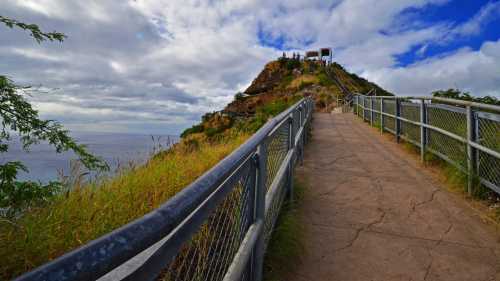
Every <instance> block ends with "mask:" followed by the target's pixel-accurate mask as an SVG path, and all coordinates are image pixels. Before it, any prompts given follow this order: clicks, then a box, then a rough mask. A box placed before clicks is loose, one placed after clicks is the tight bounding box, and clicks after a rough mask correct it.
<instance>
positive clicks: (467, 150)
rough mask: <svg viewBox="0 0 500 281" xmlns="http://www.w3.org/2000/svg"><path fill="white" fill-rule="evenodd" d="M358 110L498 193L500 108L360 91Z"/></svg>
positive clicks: (356, 100) (470, 185) (471, 182)
mask: <svg viewBox="0 0 500 281" xmlns="http://www.w3.org/2000/svg"><path fill="white" fill-rule="evenodd" d="M353 111H354V114H356V115H358V116H359V117H361V118H363V120H365V121H368V122H370V124H371V125H372V126H377V127H379V128H380V130H381V132H384V131H387V132H390V133H392V134H394V135H395V136H396V139H397V141H399V140H400V139H404V140H405V141H408V142H410V143H412V144H414V145H416V146H418V147H419V148H420V155H421V160H422V161H425V153H426V152H430V153H432V154H434V155H436V156H437V157H439V158H441V159H443V160H445V161H447V162H448V163H450V164H451V165H453V166H455V167H456V168H458V169H459V170H461V171H462V172H464V173H465V174H466V175H467V178H468V192H469V193H472V191H473V190H472V189H473V185H474V184H475V182H477V181H478V182H480V183H481V184H483V185H484V186H486V187H488V188H490V189H491V190H493V191H495V192H496V193H499V194H500V106H495V105H489V104H481V103H474V102H468V101H462V100H455V99H447V98H439V97H418V96H417V97H395V96H371V97H368V96H363V95H356V96H355V97H354V102H353Z"/></svg>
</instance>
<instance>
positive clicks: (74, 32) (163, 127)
mask: <svg viewBox="0 0 500 281" xmlns="http://www.w3.org/2000/svg"><path fill="white" fill-rule="evenodd" d="M446 2H448V0H401V1H391V0H343V1H342V0H332V1H324V0H290V1H267V0H239V1H238V0H220V1H210V0H202V1H200V0H135V1H132V0H129V1H118V0H100V1H97V0H94V1H76V0H75V1H69V0H36V1H35V0H4V1H3V2H2V15H6V16H10V17H13V18H16V19H19V20H22V21H26V22H33V23H37V24H39V25H40V26H41V27H42V28H43V29H44V30H49V31H52V30H57V31H60V32H63V33H65V34H67V35H68V39H67V40H65V42H64V43H62V44H59V43H43V44H41V45H37V44H36V43H34V42H33V41H32V40H31V39H30V38H29V37H28V36H27V35H26V34H25V33H24V32H22V31H15V30H10V29H7V28H4V27H0V38H1V41H0V42H1V43H0V73H2V74H7V75H8V76H9V77H11V78H12V79H14V80H15V81H17V82H19V83H23V84H30V85H43V86H44V87H47V88H56V89H57V90H55V91H50V92H49V93H47V94H40V95H35V96H33V98H32V99H33V102H34V103H35V105H36V106H37V107H38V108H39V110H40V112H41V113H42V115H43V116H44V117H47V118H53V119H57V120H61V121H62V122H63V123H64V124H65V125H66V126H68V127H69V128H71V129H76V130H80V129H85V130H93V131H103V130H105V131H110V130H111V131H113V130H116V131H133V132H143V133H179V132H180V131H181V130H182V129H183V128H185V127H186V126H189V125H190V124H192V123H194V122H195V121H197V120H199V117H200V116H201V115H202V114H203V113H205V112H207V111H213V110H218V109H221V108H222V107H223V106H224V105H225V104H226V103H227V102H229V101H230V100H231V99H232V97H233V95H234V93H236V92H237V91H239V90H242V89H244V88H245V87H246V86H247V85H248V84H249V83H250V82H251V80H252V79H253V78H254V77H255V76H256V74H257V73H258V72H259V71H260V69H261V68H262V66H263V65H264V64H265V63H266V62H267V61H269V60H271V59H274V58H275V57H277V56H278V55H279V54H280V53H281V50H278V48H276V46H282V47H284V48H293V49H294V50H305V49H308V48H317V47H323V46H331V47H333V48H334V49H335V50H336V56H335V58H336V60H337V61H339V62H340V63H342V64H343V65H345V66H346V67H347V68H348V69H350V70H352V71H355V72H357V73H360V74H362V75H364V76H365V77H367V78H369V79H373V80H375V81H377V82H379V83H380V84H381V85H382V86H384V87H387V88H388V89H389V90H393V91H395V92H396V93H401V94H407V93H412V94H428V92H429V91H430V90H435V89H440V88H447V87H462V88H464V89H468V90H470V91H471V92H472V93H473V94H478V95H484V94H496V95H498V94H497V93H498V90H495V88H496V89H498V88H500V87H499V86H500V81H498V79H497V78H496V77H495V75H494V73H495V71H490V70H494V69H495V68H496V69H499V66H500V63H499V59H498V56H499V54H500V50H499V47H498V45H499V43H498V42H491V43H485V44H484V45H483V47H482V48H481V49H480V50H478V51H474V50H470V49H463V50H460V51H458V52H454V53H451V54H448V55H444V56H440V57H436V58H430V59H429V58H427V59H425V60H423V61H421V62H419V63H416V64H414V65H410V66H408V67H404V68H402V67H397V66H396V65H397V60H396V58H395V56H396V55H399V54H403V53H405V52H407V51H409V50H411V49H412V48H414V47H418V46H420V51H419V54H420V56H422V57H425V52H426V49H427V47H426V46H428V45H431V44H444V43H443V42H450V41H453V40H455V39H456V38H460V37H463V36H471V35H474V34H478V33H479V32H480V31H481V29H482V27H483V26H484V25H485V24H486V23H487V22H488V21H490V20H491V19H493V18H494V17H495V16H497V14H499V13H498V9H499V7H500V4H499V2H491V3H489V4H488V5H486V6H484V7H483V9H481V11H479V12H478V13H477V15H476V16H474V17H472V18H471V19H470V20H469V21H468V22H466V23H464V24H460V25H457V24H454V23H450V22H442V23H435V24H434V25H432V26H429V25H425V24H418V21H415V20H414V19H408V18H405V17H402V16H401V13H402V12H404V11H405V10H407V9H409V8H412V9H416V10H418V9H422V8H425V7H427V6H428V5H441V4H444V3H446ZM489 71H490V72H489ZM422 85H425V86H422ZM113 128H114V129H113Z"/></svg>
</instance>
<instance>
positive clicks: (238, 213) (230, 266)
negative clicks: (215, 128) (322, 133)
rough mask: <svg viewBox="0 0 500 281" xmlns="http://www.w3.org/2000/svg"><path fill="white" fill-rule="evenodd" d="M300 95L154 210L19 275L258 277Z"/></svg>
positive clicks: (305, 104)
mask: <svg viewBox="0 0 500 281" xmlns="http://www.w3.org/2000/svg"><path fill="white" fill-rule="evenodd" d="M313 105H314V103H313V101H312V99H310V98H307V99H303V100H301V101H300V102H298V103H296V104H295V105H294V106H292V107H291V108H289V109H288V110H286V111H285V112H283V113H281V114H279V115H278V116H276V117H275V118H273V119H271V120H270V121H268V122H267V123H266V124H265V125H264V126H263V127H262V128H261V129H260V130H259V131H258V132H257V133H255V134H254V135H253V136H252V137H251V138H250V139H249V140H247V141H246V142H245V143H244V144H243V145H242V146H240V147H239V148H238V149H237V150H235V151H234V152H233V153H231V154H230V155H229V156H227V157H226V158H225V159H223V160H222V161H221V162H219V163H218V164H217V165H216V166H215V167H213V168H212V169H211V170H209V171H208V172H206V173H205V174H204V175H203V176H201V177H200V178H198V179H197V180H196V181H195V182H193V183H192V184H191V185H189V186H188V187H186V188H185V189H184V190H182V191H181V192H180V193H178V194H177V195H176V196H174V197H173V198H172V199H170V200H168V201H167V202H166V203H164V204H163V205H162V206H160V207H159V208H158V209H156V210H154V211H152V212H151V213H149V214H147V215H145V216H144V217H142V218H139V219H137V220H135V221H133V222H131V223H129V224H127V225H125V226H123V227H121V228H119V229H117V230H115V231H113V232H111V233H109V234H107V235H105V236H103V237H101V238H98V239H96V240H94V241H91V242H90V243H88V244H86V245H84V246H82V247H80V248H78V249H76V250H74V251H72V252H70V253H67V254H65V255H63V256H61V257H59V258H57V259H56V260H54V261H52V262H50V263H47V264H45V265H43V266H41V267H39V268H36V269H35V270H33V271H31V272H28V273H26V274H24V275H22V276H20V277H19V278H17V280H23V281H25V280H46V281H47V280H54V281H55V280H96V279H100V280H157V279H160V280H227V281H229V280H257V281H260V280H262V267H263V258H264V252H265V249H266V247H267V244H268V242H269V239H270V237H271V233H272V231H273V228H274V225H275V223H276V219H277V217H278V214H279V210H280V208H281V205H282V204H283V202H284V200H285V197H287V196H288V197H290V198H293V168H294V166H295V165H296V163H297V162H299V161H301V160H302V157H303V147H304V144H305V143H306V142H307V131H308V130H309V128H310V121H311V116H312V111H313Z"/></svg>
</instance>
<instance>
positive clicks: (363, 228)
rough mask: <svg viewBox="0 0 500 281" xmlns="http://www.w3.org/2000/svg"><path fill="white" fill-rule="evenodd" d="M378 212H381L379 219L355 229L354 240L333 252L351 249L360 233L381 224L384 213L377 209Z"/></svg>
mask: <svg viewBox="0 0 500 281" xmlns="http://www.w3.org/2000/svg"><path fill="white" fill-rule="evenodd" d="M378 210H379V211H380V212H382V214H381V215H380V217H379V218H377V219H376V220H374V221H373V222H371V223H369V224H367V225H365V226H363V227H360V228H357V229H356V233H355V234H354V238H353V239H352V240H351V241H349V243H348V244H347V245H346V246H344V247H341V248H339V249H336V250H334V251H336V252H340V251H343V250H345V249H347V248H350V247H352V246H353V245H354V243H355V242H356V240H358V238H359V236H360V235H361V232H363V231H365V230H369V229H370V228H371V227H372V226H374V225H376V224H379V223H381V222H382V221H383V220H384V218H385V215H386V211H384V210H382V209H378Z"/></svg>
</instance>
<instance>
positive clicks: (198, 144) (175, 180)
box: [0, 59, 383, 280]
mask: <svg viewBox="0 0 500 281" xmlns="http://www.w3.org/2000/svg"><path fill="white" fill-rule="evenodd" d="M329 67H330V68H331V69H330V70H332V71H331V72H335V73H337V75H338V79H339V81H341V82H342V83H343V84H344V83H345V87H346V88H348V89H349V90H359V91H366V90H368V89H371V88H372V87H376V88H377V93H382V91H383V90H382V89H380V88H378V87H377V86H376V85H374V84H372V83H370V82H368V81H366V80H364V79H361V78H359V77H357V76H356V75H353V74H349V73H347V72H346V71H345V70H344V69H342V68H341V67H340V66H339V65H336V64H333V65H331V66H329ZM331 72H330V73H331ZM304 96H311V97H313V98H314V99H315V100H316V109H317V110H320V111H328V110H330V108H331V106H332V105H334V104H335V102H336V98H337V97H339V98H342V97H343V93H342V91H341V90H340V88H339V87H338V85H337V84H336V83H335V81H334V80H333V79H332V78H331V77H329V76H328V75H327V73H326V71H325V68H323V67H322V66H321V65H320V64H318V63H317V62H301V61H298V60H293V59H280V60H278V61H273V62H270V63H268V64H267V65H266V66H265V68H264V69H263V71H262V72H261V73H260V74H259V75H258V76H257V78H256V79H255V80H254V81H253V83H252V84H251V85H250V87H248V89H247V90H246V91H245V93H238V94H237V95H236V96H235V100H234V101H233V102H231V103H230V104H228V105H227V106H226V107H225V108H224V109H223V110H221V111H219V112H213V113H207V114H205V115H204V116H203V118H202V120H201V122H200V123H199V124H197V125H195V126H193V127H191V128H189V129H187V130H186V131H185V132H184V133H183V134H182V137H183V139H182V140H181V141H180V142H179V143H177V144H175V145H173V146H172V147H171V148H170V149H168V150H166V151H164V152H161V153H159V154H156V155H155V156H154V157H152V159H151V160H150V161H148V162H147V163H146V164H144V165H142V166H137V167H130V168H129V169H126V170H123V171H119V172H118V174H117V175H116V176H115V177H113V178H109V179H103V181H102V182H92V183H85V182H80V181H78V182H76V183H75V184H74V185H73V186H71V187H70V188H68V190H67V191H65V192H64V193H60V194H56V195H55V196H54V197H53V198H51V199H50V200H48V201H47V202H44V203H43V204H42V203H41V204H39V205H33V206H30V208H29V209H28V210H26V211H25V212H24V213H23V215H22V216H19V217H16V218H13V219H12V221H11V220H0V256H2V257H4V259H3V260H2V263H0V280H10V279H12V278H13V277H15V276H18V275H19V274H21V273H23V272H26V271H29V270H31V269H33V268H34V267H37V266H39V265H42V264H44V263H46V262H48V261H50V260H54V259H55V258H57V257H59V256H61V255H62V254H64V253H67V252H68V251H70V250H72V249H75V248H77V247H80V246H82V245H84V244H85V243H87V242H89V241H91V240H93V239H96V238H98V237H100V236H102V235H104V234H106V233H109V232H111V231H113V230H115V229H117V228H118V227H120V226H122V225H124V224H126V223H128V222H130V221H132V220H134V219H136V218H139V217H142V216H144V215H145V214H147V213H149V212H151V211H152V210H154V209H156V208H158V206H160V205H161V204H163V203H164V202H165V201H167V200H169V199H170V198H171V197H172V196H174V195H175V194H177V193H178V192H179V191H181V190H182V189H183V188H185V187H186V186H188V185H189V184H190V183H191V182H193V181H194V180H196V179H197V178H198V177H199V176H201V175H202V174H203V173H205V172H206V171H207V170H209V169H210V168H212V167H213V166H214V165H216V164H217V163H218V162H219V161H220V160H222V159H223V158H224V157H226V156H227V155H228V154H229V153H231V152H232V151H234V149H236V148H237V147H239V146H240V145H241V144H242V143H243V142H245V141H246V140H247V139H248V138H249V137H250V136H251V134H252V133H253V132H255V131H256V130H258V129H259V128H260V127H261V126H262V125H263V124H264V123H265V122H266V121H267V120H268V119H269V118H271V117H272V116H275V115H276V114H278V113H280V112H281V111H283V110H285V109H286V108H287V107H289V106H290V105H292V104H293V103H295V102H296V101H298V100H300V99H301V98H302V97H304ZM47 226H51V227H47Z"/></svg>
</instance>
